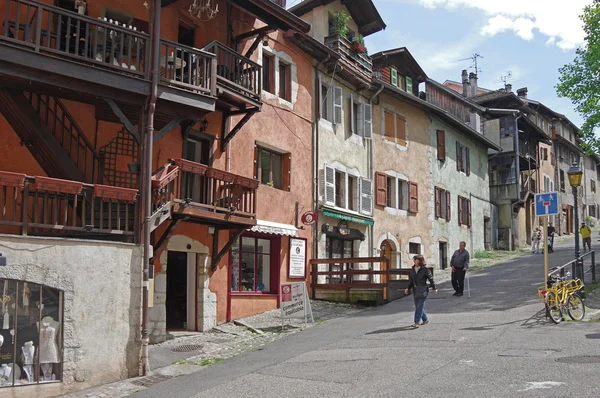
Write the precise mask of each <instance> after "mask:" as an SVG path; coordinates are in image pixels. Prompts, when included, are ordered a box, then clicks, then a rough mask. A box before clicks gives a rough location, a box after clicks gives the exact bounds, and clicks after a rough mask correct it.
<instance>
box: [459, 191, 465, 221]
mask: <svg viewBox="0 0 600 398" xmlns="http://www.w3.org/2000/svg"><path fill="white" fill-rule="evenodd" d="M463 210H464V209H463V198H462V197H460V196H459V197H458V225H462V223H463Z"/></svg>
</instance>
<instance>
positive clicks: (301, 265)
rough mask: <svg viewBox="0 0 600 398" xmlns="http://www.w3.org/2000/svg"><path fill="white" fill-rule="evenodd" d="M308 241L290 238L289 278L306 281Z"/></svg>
mask: <svg viewBox="0 0 600 398" xmlns="http://www.w3.org/2000/svg"><path fill="white" fill-rule="evenodd" d="M306 246H307V245H306V239H304V238H290V258H289V264H288V277H290V278H301V279H306V251H307V247H306Z"/></svg>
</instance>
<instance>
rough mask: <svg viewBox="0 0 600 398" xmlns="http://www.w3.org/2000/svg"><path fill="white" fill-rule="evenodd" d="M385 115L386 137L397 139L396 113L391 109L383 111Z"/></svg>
mask: <svg viewBox="0 0 600 398" xmlns="http://www.w3.org/2000/svg"><path fill="white" fill-rule="evenodd" d="M383 115H384V123H385V130H384V134H385V137H386V138H387V139H389V140H390V141H394V142H395V141H396V134H395V132H394V114H393V113H392V112H390V111H387V110H385V111H383Z"/></svg>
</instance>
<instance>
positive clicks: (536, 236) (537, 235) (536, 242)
mask: <svg viewBox="0 0 600 398" xmlns="http://www.w3.org/2000/svg"><path fill="white" fill-rule="evenodd" d="M541 240H542V232H541V231H540V228H539V227H535V231H533V235H531V252H532V253H534V254H536V253H539V252H540V241H541Z"/></svg>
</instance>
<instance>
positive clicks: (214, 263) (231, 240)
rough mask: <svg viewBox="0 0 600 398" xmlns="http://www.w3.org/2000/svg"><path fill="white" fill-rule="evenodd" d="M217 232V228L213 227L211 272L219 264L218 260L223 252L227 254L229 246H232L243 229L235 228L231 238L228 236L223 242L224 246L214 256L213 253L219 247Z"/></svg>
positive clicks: (222, 255)
mask: <svg viewBox="0 0 600 398" xmlns="http://www.w3.org/2000/svg"><path fill="white" fill-rule="evenodd" d="M218 232H219V230H218V229H216V228H215V234H214V235H213V252H212V255H213V258H212V270H213V272H214V271H216V270H217V266H218V265H219V262H220V261H221V259H223V257H224V256H225V254H227V252H228V251H229V249H231V246H233V244H234V243H235V241H236V240H237V239H238V238H239V237H240V235H241V234H243V233H244V230H243V229H237V230H235V232H234V233H233V235H232V236H231V238H229V241H228V242H227V243H226V244H225V246H223V248H222V249H221V251H220V252H219V253H218V254H217V255H216V256H215V253H216V252H217V250H218V248H219V235H218Z"/></svg>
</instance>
